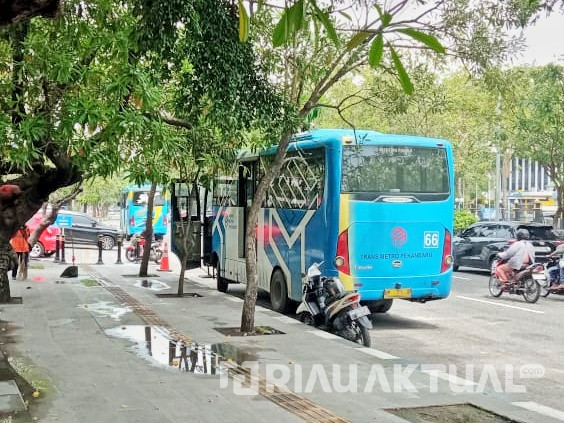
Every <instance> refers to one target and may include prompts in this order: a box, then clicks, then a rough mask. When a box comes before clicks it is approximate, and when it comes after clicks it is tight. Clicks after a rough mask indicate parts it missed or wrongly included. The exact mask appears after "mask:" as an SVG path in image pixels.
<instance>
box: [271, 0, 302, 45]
mask: <svg viewBox="0 0 564 423" xmlns="http://www.w3.org/2000/svg"><path fill="white" fill-rule="evenodd" d="M304 7H305V3H304V0H298V1H297V2H296V3H294V4H293V5H292V6H291V7H289V8H287V9H286V10H284V13H282V16H281V17H280V21H278V24H276V27H275V28H274V32H273V33H272V45H273V46H274V47H280V46H282V45H283V44H286V42H287V41H288V39H289V37H290V36H292V35H293V34H294V33H295V32H296V31H299V30H300V29H301V28H303V26H304V22H305V21H304V16H305V13H304Z"/></svg>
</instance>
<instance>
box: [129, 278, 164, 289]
mask: <svg viewBox="0 0 564 423" xmlns="http://www.w3.org/2000/svg"><path fill="white" fill-rule="evenodd" d="M134 286H136V287H138V288H145V289H149V290H151V291H164V290H166V289H170V286H169V285H167V284H166V283H164V282H159V281H156V280H153V279H138V280H137V281H136V282H135V284H134Z"/></svg>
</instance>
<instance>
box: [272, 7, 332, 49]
mask: <svg viewBox="0 0 564 423" xmlns="http://www.w3.org/2000/svg"><path fill="white" fill-rule="evenodd" d="M306 2H307V3H306ZM308 4H309V5H311V15H312V17H313V18H315V19H316V20H317V21H319V22H321V25H323V27H324V28H325V31H326V32H327V36H328V37H329V38H330V39H331V41H333V44H335V45H336V46H339V43H340V42H339V36H338V35H337V30H336V29H335V26H334V25H333V22H332V21H331V19H330V17H329V14H328V13H327V12H324V11H323V10H321V9H320V8H319V6H317V3H316V2H315V0H298V1H296V2H295V3H294V4H293V5H292V6H290V7H288V8H286V9H285V10H284V12H283V13H282V16H281V17H280V20H279V21H278V23H277V24H276V26H275V28H274V31H273V33H272V45H273V46H274V47H280V46H282V45H284V44H286V43H287V42H288V40H289V39H290V38H291V37H292V36H294V35H295V34H296V32H298V31H300V30H301V29H303V28H305V27H306V25H307V12H308V8H307V5H308Z"/></svg>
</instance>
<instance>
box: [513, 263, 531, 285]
mask: <svg viewBox="0 0 564 423" xmlns="http://www.w3.org/2000/svg"><path fill="white" fill-rule="evenodd" d="M531 272H532V268H531V267H530V266H527V267H525V268H521V270H518V271H517V272H516V273H515V275H514V276H513V278H512V279H513V281H514V282H517V281H520V280H521V279H523V277H524V276H527V275H529V274H531Z"/></svg>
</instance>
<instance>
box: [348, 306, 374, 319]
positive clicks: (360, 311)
mask: <svg viewBox="0 0 564 423" xmlns="http://www.w3.org/2000/svg"><path fill="white" fill-rule="evenodd" d="M369 314H370V310H369V309H368V307H366V306H362V307H359V308H353V309H352V310H351V311H349V317H350V318H351V320H356V319H358V318H360V317H362V316H368V315H369Z"/></svg>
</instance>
